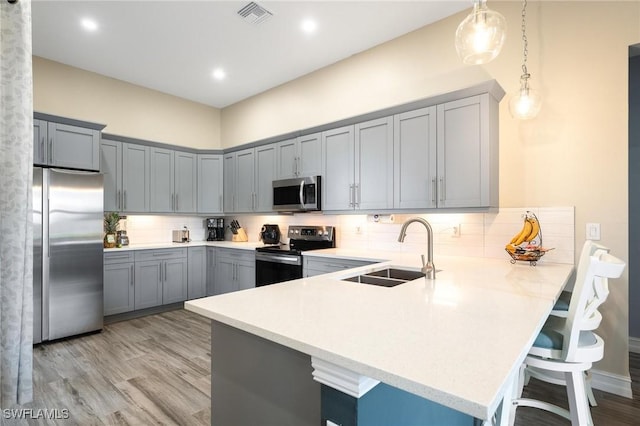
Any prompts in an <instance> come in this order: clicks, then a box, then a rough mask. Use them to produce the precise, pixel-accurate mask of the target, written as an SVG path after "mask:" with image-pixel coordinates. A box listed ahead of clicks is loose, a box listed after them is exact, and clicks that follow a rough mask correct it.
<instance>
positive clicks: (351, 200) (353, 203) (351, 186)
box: [349, 185, 355, 207]
mask: <svg viewBox="0 0 640 426" xmlns="http://www.w3.org/2000/svg"><path fill="white" fill-rule="evenodd" d="M353 187H354V185H349V207H353V206H354V205H355V201H354V199H353Z"/></svg>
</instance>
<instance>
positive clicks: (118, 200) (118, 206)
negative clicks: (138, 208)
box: [116, 190, 122, 210]
mask: <svg viewBox="0 0 640 426" xmlns="http://www.w3.org/2000/svg"><path fill="white" fill-rule="evenodd" d="M121 197H122V194H121V193H120V190H118V195H116V208H117V209H118V210H120V208H121V207H122V206H121V203H120V198H121Z"/></svg>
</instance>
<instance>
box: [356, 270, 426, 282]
mask: <svg viewBox="0 0 640 426" xmlns="http://www.w3.org/2000/svg"><path fill="white" fill-rule="evenodd" d="M367 275H373V276H376V277H384V278H392V279H395V280H404V281H413V280H415V279H418V278H422V277H424V275H425V274H423V273H422V272H420V271H413V270H410V269H396V268H388V269H381V270H379V271H374V272H369V273H368V274H367Z"/></svg>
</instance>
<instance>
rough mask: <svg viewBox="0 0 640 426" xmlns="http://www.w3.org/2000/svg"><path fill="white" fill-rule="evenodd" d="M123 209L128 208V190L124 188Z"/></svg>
mask: <svg viewBox="0 0 640 426" xmlns="http://www.w3.org/2000/svg"><path fill="white" fill-rule="evenodd" d="M122 209H123V210H126V209H127V190H126V189H125V190H124V195H123V196H122Z"/></svg>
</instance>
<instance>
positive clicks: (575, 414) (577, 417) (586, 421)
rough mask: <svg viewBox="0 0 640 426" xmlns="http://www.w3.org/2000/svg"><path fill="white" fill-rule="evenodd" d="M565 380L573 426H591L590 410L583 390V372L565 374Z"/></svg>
mask: <svg viewBox="0 0 640 426" xmlns="http://www.w3.org/2000/svg"><path fill="white" fill-rule="evenodd" d="M565 377H566V380H567V396H568V397H569V412H570V413H571V424H572V425H573V426H593V420H592V419H591V409H590V408H589V401H588V399H587V392H586V390H585V383H584V372H582V371H572V372H567V373H565Z"/></svg>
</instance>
